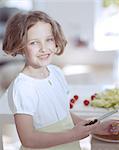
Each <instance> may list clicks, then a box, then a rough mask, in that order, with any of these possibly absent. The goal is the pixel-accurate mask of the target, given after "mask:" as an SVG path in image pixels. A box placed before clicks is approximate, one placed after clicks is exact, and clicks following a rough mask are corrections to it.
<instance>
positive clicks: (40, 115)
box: [8, 65, 70, 128]
mask: <svg viewBox="0 0 119 150" xmlns="http://www.w3.org/2000/svg"><path fill="white" fill-rule="evenodd" d="M47 67H48V70H49V76H48V77H47V78H45V79H36V78H32V77H30V76H28V75H25V74H23V73H20V74H19V75H18V76H17V77H16V79H15V80H14V81H13V82H12V83H11V85H10V87H9V89H8V102H9V106H10V109H11V111H12V112H13V114H16V113H17V114H28V115H32V116H33V121H34V126H35V127H36V128H41V127H45V126H47V125H50V124H53V123H56V122H57V121H59V120H62V119H64V118H65V117H67V115H69V100H70V96H69V88H68V86H67V83H66V81H65V78H64V75H63V73H62V71H61V70H60V69H59V68H58V67H56V66H55V65H48V66H47Z"/></svg>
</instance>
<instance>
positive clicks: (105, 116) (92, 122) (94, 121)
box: [85, 109, 119, 126]
mask: <svg viewBox="0 0 119 150" xmlns="http://www.w3.org/2000/svg"><path fill="white" fill-rule="evenodd" d="M117 112H119V110H117V109H115V110H113V111H110V112H108V113H106V114H104V115H102V116H100V117H99V118H98V119H94V120H92V121H90V122H89V123H86V124H85V126H87V125H91V124H94V123H96V122H97V121H101V120H103V119H105V118H107V117H109V116H111V115H113V114H115V113H117Z"/></svg>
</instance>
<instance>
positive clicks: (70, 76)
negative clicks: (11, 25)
mask: <svg viewBox="0 0 119 150" xmlns="http://www.w3.org/2000/svg"><path fill="white" fill-rule="evenodd" d="M29 10H41V11H45V12H46V13H48V14H49V15H50V16H51V17H53V18H54V19H56V20H57V21H58V22H59V23H60V24H61V26H62V28H63V31H64V33H65V36H66V38H67V40H68V45H67V47H66V49H65V52H64V54H63V55H62V56H55V57H54V59H53V62H52V63H53V64H56V65H58V66H59V67H61V68H62V70H63V72H64V75H65V77H66V80H67V82H68V83H69V85H75V84H78V85H87V84H94V85H101V84H118V81H119V0H0V94H2V93H3V92H4V90H5V89H6V88H7V87H8V86H9V84H10V82H11V81H12V80H13V79H14V78H15V77H16V76H17V74H18V73H19V72H20V70H21V69H22V68H23V66H24V59H23V58H22V57H21V56H17V57H11V56H7V55H6V54H5V53H4V52H3V51H2V41H3V38H4V32H5V27H6V22H7V20H8V19H9V17H11V16H12V15H13V14H15V13H16V12H19V11H29ZM4 132H5V131H4ZM8 132H9V133H11V128H10V127H9V130H8V129H7V134H8ZM5 135H6V133H5ZM4 139H5V140H6V141H7V143H9V142H11V141H10V138H8V137H7V138H4ZM12 140H14V138H13V139H12ZM15 140H16V136H15ZM13 142H14V141H13ZM17 144H18V143H17ZM15 146H16V145H14V146H13V145H12V147H11V149H12V150H13V147H14V148H15ZM17 146H18V145H17ZM6 149H7V148H6ZM8 149H9V150H10V147H9V148H8ZM16 149H17V148H16Z"/></svg>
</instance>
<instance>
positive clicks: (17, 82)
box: [9, 73, 33, 90]
mask: <svg viewBox="0 0 119 150" xmlns="http://www.w3.org/2000/svg"><path fill="white" fill-rule="evenodd" d="M28 87H29V88H30V87H33V85H32V83H31V82H29V81H28V80H26V79H25V77H24V76H22V74H21V73H19V74H18V75H17V77H16V78H15V79H14V80H13V81H12V82H11V84H10V86H9V88H17V89H24V90H25V89H28Z"/></svg>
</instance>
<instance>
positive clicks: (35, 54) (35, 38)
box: [25, 21, 56, 68]
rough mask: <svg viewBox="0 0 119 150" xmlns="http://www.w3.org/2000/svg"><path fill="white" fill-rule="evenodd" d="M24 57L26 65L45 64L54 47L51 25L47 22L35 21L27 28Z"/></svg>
mask: <svg viewBox="0 0 119 150" xmlns="http://www.w3.org/2000/svg"><path fill="white" fill-rule="evenodd" d="M27 38H28V39H27V40H28V42H27V47H26V49H25V57H26V60H27V62H26V63H27V66H31V67H32V68H39V67H43V66H47V65H48V64H49V63H50V62H51V59H52V56H53V55H54V50H55V49H56V45H55V40H54V36H53V33H52V27H51V25H50V24H49V23H45V22H40V21H39V22H37V23H36V24H35V25H34V26H32V27H31V28H30V29H29V30H28V34H27Z"/></svg>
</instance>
